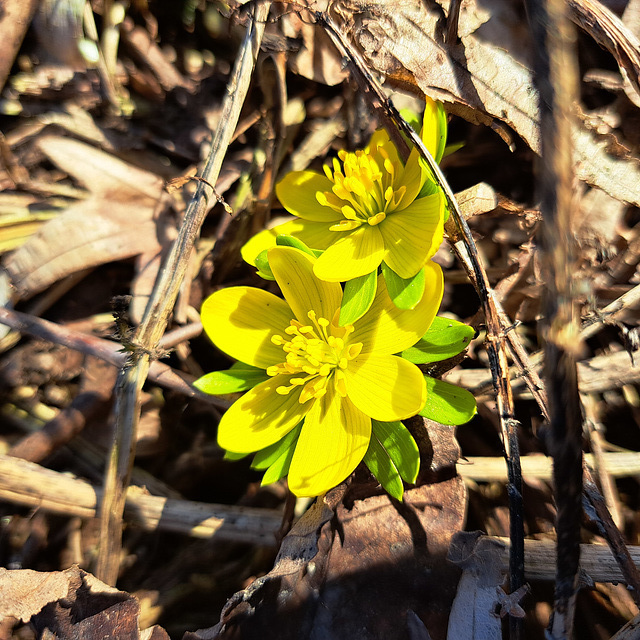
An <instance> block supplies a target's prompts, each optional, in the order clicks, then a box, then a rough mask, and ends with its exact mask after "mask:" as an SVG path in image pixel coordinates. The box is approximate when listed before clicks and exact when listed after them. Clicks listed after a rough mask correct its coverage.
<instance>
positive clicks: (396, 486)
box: [363, 436, 404, 500]
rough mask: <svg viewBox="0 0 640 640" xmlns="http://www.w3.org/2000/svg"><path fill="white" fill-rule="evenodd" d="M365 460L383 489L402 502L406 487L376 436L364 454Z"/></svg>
mask: <svg viewBox="0 0 640 640" xmlns="http://www.w3.org/2000/svg"><path fill="white" fill-rule="evenodd" d="M363 460H364V463H365V464H366V465H367V467H369V471H371V473H372V474H373V475H374V476H375V478H376V480H377V481H378V482H379V483H380V484H381V485H382V487H383V489H384V490H385V491H386V492H387V493H388V494H389V495H390V496H393V497H394V498H396V500H402V494H403V493H404V486H403V484H402V479H401V478H400V474H399V473H398V470H397V469H396V468H395V466H394V464H393V462H392V461H391V458H389V454H388V453H387V452H386V450H385V449H384V447H383V446H382V445H381V444H380V442H379V441H378V439H377V438H376V437H375V436H371V440H370V441H369V448H368V449H367V452H366V453H365V454H364V458H363Z"/></svg>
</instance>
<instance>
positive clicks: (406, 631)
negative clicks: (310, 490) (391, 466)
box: [184, 418, 467, 640]
mask: <svg viewBox="0 0 640 640" xmlns="http://www.w3.org/2000/svg"><path fill="white" fill-rule="evenodd" d="M408 426H409V428H410V429H411V430H412V433H415V434H416V436H418V440H419V444H420V442H424V445H422V444H420V449H421V451H422V452H423V453H424V459H423V460H422V467H423V472H422V474H421V481H422V482H425V481H427V480H428V481H429V482H432V484H423V485H422V486H419V487H417V488H415V489H410V490H408V491H406V492H405V501H404V502H403V503H399V502H397V501H395V500H391V499H390V498H389V496H387V495H386V494H385V495H371V492H372V491H375V485H367V484H364V483H353V484H351V485H350V486H349V488H348V489H347V490H346V491H345V486H344V485H341V486H340V487H337V488H336V489H334V490H333V491H330V492H329V493H328V494H327V495H326V496H325V497H324V498H323V499H320V500H318V502H316V504H315V505H314V506H313V507H312V508H311V509H310V510H309V511H308V512H307V513H306V514H305V515H304V516H303V517H302V518H301V519H300V520H299V521H298V522H297V523H296V525H295V526H294V527H293V529H292V530H291V532H290V533H289V534H288V535H287V536H286V537H285V539H284V540H283V544H282V547H281V550H280V553H279V554H278V558H277V560H276V564H275V566H274V568H273V570H272V571H271V572H270V573H269V574H267V575H266V576H264V577H263V578H259V579H258V580H256V581H255V582H254V583H253V584H252V585H250V586H249V587H248V588H247V589H245V590H244V591H241V592H239V593H237V594H235V595H234V596H233V597H232V598H231V599H230V600H229V601H228V602H227V604H226V605H225V607H224V609H223V612H222V615H221V619H220V623H219V624H218V625H216V626H215V627H213V628H211V629H208V630H203V631H199V632H197V634H186V635H185V636H184V640H197V639H200V640H202V639H204V638H209V639H220V640H222V639H227V638H234V640H235V639H237V638H242V639H243V640H252V639H254V638H255V639H256V640H258V639H260V640H271V639H273V640H275V639H276V638H277V640H298V639H302V638H318V639H320V638H322V639H323V640H334V639H335V640H342V639H344V638H358V639H359V640H374V639H375V640H377V639H380V640H383V639H384V640H396V639H397V640H400V639H401V638H402V639H405V638H407V637H425V638H426V637H431V638H432V639H433V640H444V638H445V637H446V628H447V619H448V616H449V608H450V606H451V602H452V601H453V597H454V595H455V591H456V586H457V582H458V577H459V573H460V572H459V570H458V569H457V568H456V567H454V566H453V565H452V564H451V563H449V562H448V561H447V560H446V554H447V550H448V548H449V542H450V539H451V536H452V535H453V533H455V532H456V531H458V530H460V529H461V528H462V526H463V524H464V517H465V512H466V497H467V494H466V488H465V485H464V482H463V481H462V479H461V478H460V477H457V476H455V475H454V473H455V472H454V468H455V461H456V460H457V458H458V456H459V452H460V450H459V447H458V445H457V443H456V441H455V438H454V429H453V428H452V427H446V426H443V425H438V424H437V423H434V422H431V421H423V420H422V419H419V418H418V419H415V420H413V421H412V422H411V423H408ZM425 427H426V428H427V429H428V431H429V436H428V437H427V435H426V434H427V431H426V429H425ZM416 429H418V431H416ZM427 451H428V453H427ZM414 632H419V633H420V634H421V635H418V636H412V635H411V633H414Z"/></svg>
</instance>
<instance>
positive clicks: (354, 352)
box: [202, 194, 443, 496]
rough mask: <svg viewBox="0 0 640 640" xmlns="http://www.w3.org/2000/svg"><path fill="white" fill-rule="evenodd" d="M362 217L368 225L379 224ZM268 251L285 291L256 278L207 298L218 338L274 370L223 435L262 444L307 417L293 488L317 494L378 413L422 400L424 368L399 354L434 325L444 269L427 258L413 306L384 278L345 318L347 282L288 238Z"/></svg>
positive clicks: (242, 445)
mask: <svg viewBox="0 0 640 640" xmlns="http://www.w3.org/2000/svg"><path fill="white" fill-rule="evenodd" d="M395 197H396V196H393V197H392V198H391V199H390V200H389V202H393V200H394V198H395ZM397 197H398V198H400V199H402V198H403V197H404V195H403V194H401V195H398V196H397ZM354 210H355V209H354ZM366 220H368V218H367V219H366ZM366 220H365V222H364V223H363V224H361V225H360V227H361V228H362V229H369V228H375V227H376V226H379V225H380V224H381V223H380V222H379V223H378V224H377V225H376V224H370V223H368V222H366ZM338 224H339V222H338ZM365 225H366V226H365ZM360 227H359V228H360ZM357 230H358V229H356V231H357ZM268 257H269V264H270V266H271V269H272V271H273V274H274V276H275V279H276V281H277V283H278V285H279V286H280V289H281V290H282V293H283V295H284V300H282V299H280V298H278V297H276V296H274V295H272V294H270V293H268V292H266V291H263V290H260V289H255V288H252V287H231V288H228V289H223V290H221V291H218V292H216V293H214V294H213V295H211V296H210V297H209V298H208V299H207V300H206V301H205V303H204V305H203V307H202V323H203V325H204V328H205V331H206V332H207V334H208V336H209V337H210V338H211V340H212V341H213V342H214V344H216V345H217V346H218V347H219V348H220V349H221V350H222V351H224V352H226V353H227V354H229V355H230V356H232V357H233V358H236V359H237V360H240V361H241V362H244V363H246V364H249V365H253V366H256V367H260V368H262V369H265V370H266V373H267V374H268V375H269V379H268V380H267V381H266V382H263V383H261V384H259V385H257V386H256V387H254V388H253V389H251V390H250V391H248V392H247V393H246V394H245V395H244V396H242V397H241V398H240V399H239V400H237V401H236V402H235V403H234V404H233V405H232V406H231V408H230V409H229V410H227V412H226V413H225V414H224V416H223V417H222V420H221V421H220V425H219V428H218V443H219V444H220V446H221V447H223V448H225V449H227V450H228V451H232V452H236V453H250V452H254V451H258V450H261V449H264V448H265V447H268V446H269V445H272V444H274V443H276V442H278V441H279V440H280V439H281V438H282V437H283V436H285V435H286V434H287V433H289V432H290V431H291V430H292V429H293V428H294V427H296V426H297V425H298V424H299V423H300V422H301V421H302V420H304V423H303V425H302V429H301V432H300V436H299V438H298V441H297V444H296V448H295V452H294V455H293V459H292V461H291V466H290V468H289V487H290V489H291V490H292V491H293V493H295V494H296V495H298V496H316V495H320V494H322V493H325V492H326V491H328V490H329V489H330V488H332V487H334V486H335V485H336V484H338V483H340V482H342V480H344V479H345V478H346V477H347V476H348V475H349V474H350V473H351V472H352V471H353V470H354V469H355V467H356V466H357V465H358V463H359V462H360V461H361V460H362V458H363V456H364V454H365V452H366V451H367V447H368V445H369V440H370V438H371V420H372V419H375V420H380V421H394V420H402V419H404V418H408V417H410V416H412V415H415V414H416V413H417V412H419V411H420V410H421V409H422V407H423V406H424V403H425V400H426V387H425V381H424V377H423V375H422V373H421V372H420V370H419V369H418V367H417V366H415V365H414V364H411V363H410V362H408V361H406V360H403V359H402V358H400V357H398V356H395V355H393V354H395V353H399V352H401V351H402V350H404V349H407V348H408V347H410V346H412V345H413V344H415V342H416V341H417V340H418V339H419V338H420V337H421V336H422V335H423V334H424V333H425V332H426V331H427V329H428V328H429V325H430V324H431V322H432V321H433V318H434V316H435V314H436V312H437V309H438V307H439V305H440V301H441V299H442V291H443V278H442V271H441V270H440V267H439V266H438V265H436V264H435V263H433V262H428V263H427V264H426V265H424V266H425V273H426V279H427V291H428V295H425V296H424V297H423V299H422V301H421V302H420V303H419V305H418V307H417V308H416V309H414V310H412V311H405V310H401V309H398V308H397V307H395V306H394V304H393V303H392V301H391V299H390V298H389V295H388V293H387V290H386V286H385V283H384V280H383V279H382V277H380V279H379V282H378V289H377V293H376V297H375V299H374V301H373V304H372V306H371V308H370V309H369V311H368V312H367V313H366V314H365V315H364V316H363V317H362V318H360V319H359V320H357V321H356V322H355V323H354V324H353V325H347V326H345V327H341V326H339V325H338V317H339V315H340V305H341V302H342V288H341V286H340V285H339V284H338V283H334V282H329V281H326V280H322V279H320V278H319V277H318V276H317V275H316V273H315V271H316V268H317V264H318V261H317V260H315V259H314V258H312V257H310V256H309V255H307V254H305V253H303V252H302V251H299V250H297V249H293V248H289V247H275V248H273V249H271V250H270V251H269V255H268Z"/></svg>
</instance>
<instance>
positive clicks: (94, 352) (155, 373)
mask: <svg viewBox="0 0 640 640" xmlns="http://www.w3.org/2000/svg"><path fill="white" fill-rule="evenodd" d="M0 324H4V325H7V326H8V327H11V328H12V329H13V330H15V331H18V332H19V333H22V334H25V335H29V336H33V337H35V338H41V339H43V340H47V341H49V342H53V343H55V344H61V345H64V346H65V347H69V349H74V350H75V351H80V352H81V353H85V354H87V355H89V356H95V357H96V358H100V359H101V360H104V361H105V362H108V363H110V364H112V365H114V366H115V367H118V368H121V367H123V366H124V364H125V362H126V360H127V357H128V356H127V354H125V353H123V352H122V345H121V344H118V343H117V342H112V341H111V340H103V339H102V338H96V337H95V336H91V335H88V334H86V333H79V332H78V331H72V330H71V329H67V328H66V327H63V326H61V325H58V324H55V323H54V322H50V321H49V320H42V319H41V318H36V317H35V316H31V315H28V314H26V313H21V312H20V311H13V310H11V309H7V308H6V307H0ZM188 327H189V329H188V331H187V327H183V328H181V329H176V331H183V330H184V331H185V333H183V334H182V335H181V336H180V338H181V339H184V338H185V336H187V333H191V332H193V333H194V334H196V335H197V334H199V333H200V331H201V326H199V323H197V325H196V324H194V325H188ZM176 337H177V335H176V334H174V332H169V333H167V334H166V335H165V336H164V338H166V340H165V339H164V338H163V339H162V340H161V341H160V347H161V348H168V347H170V346H172V344H171V343H173V342H174V340H175V338H176ZM148 378H149V380H151V381H152V382H155V383H157V384H159V385H160V386H162V387H165V388H167V389H171V390H173V391H177V392H178V393H182V394H183V395H185V396H187V397H189V398H199V399H200V400H204V401H205V402H209V403H211V404H214V405H216V406H218V407H220V408H221V409H227V408H229V406H230V405H231V403H230V402H229V401H228V400H224V399H223V398H219V397H216V396H212V395H209V394H206V393H201V392H200V391H198V390H197V389H196V388H195V387H193V386H192V384H191V383H192V382H193V381H194V380H195V378H193V377H192V376H190V375H188V374H186V373H183V372H182V371H176V370H175V369H172V368H171V367H169V366H168V365H166V364H164V363H162V362H158V361H154V362H152V363H151V367H150V369H149V374H148Z"/></svg>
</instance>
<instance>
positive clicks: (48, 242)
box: [4, 136, 168, 298]
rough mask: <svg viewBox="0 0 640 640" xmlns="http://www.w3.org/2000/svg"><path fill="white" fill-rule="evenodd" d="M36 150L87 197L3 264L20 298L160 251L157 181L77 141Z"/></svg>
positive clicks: (51, 139) (49, 139)
mask: <svg viewBox="0 0 640 640" xmlns="http://www.w3.org/2000/svg"><path fill="white" fill-rule="evenodd" d="M38 146H39V147H40V149H41V150H42V151H43V152H44V153H45V154H46V155H47V157H48V158H50V160H51V161H52V162H53V163H54V164H56V165H57V166H58V167H60V169H62V170H63V171H65V172H66V173H68V174H69V175H71V176H73V177H74V178H75V179H76V180H78V182H80V183H81V184H82V185H83V186H85V187H86V188H87V189H88V190H89V196H88V197H87V199H85V200H80V201H78V202H76V203H74V204H72V205H71V206H70V207H69V208H68V209H66V211H65V212H64V213H62V214H60V215H58V216H57V217H56V218H54V219H52V220H49V221H48V222H47V223H45V224H43V225H42V226H41V227H40V229H39V230H38V231H37V233H35V234H34V235H33V236H32V237H31V238H30V239H29V240H28V241H27V242H26V243H25V244H23V245H22V246H21V247H20V248H19V249H17V250H16V251H14V252H13V253H12V254H10V255H9V256H8V257H7V258H6V259H5V263H4V266H5V268H6V271H7V272H8V274H9V276H10V279H11V284H12V285H13V287H14V288H15V290H16V292H17V293H18V295H19V296H20V297H21V298H28V297H30V296H32V295H34V294H36V293H38V292H39V291H42V290H43V289H46V288H47V287H48V286H49V285H51V284H52V283H54V282H56V281H57V280H60V279H61V278H64V277H65V276H68V275H70V274H72V273H75V272H77V271H80V270H82V269H86V268H87V267H94V266H97V265H99V264H103V263H105V262H110V261H112V260H121V259H124V258H129V257H132V256H135V255H139V254H142V253H146V254H149V253H157V252H158V251H160V248H161V245H160V243H159V240H158V235H159V231H158V229H159V225H160V224H161V223H162V222H163V220H164V219H165V218H166V217H167V216H166V214H165V210H166V207H167V198H168V196H167V195H166V193H165V192H164V191H163V185H164V183H163V181H162V180H161V179H160V178H159V177H158V176H156V175H155V174H153V173H150V172H148V171H144V170H143V169H139V168H137V167H134V166H133V165H130V164H128V163H126V162H123V161H122V160H119V159H118V158H116V157H114V156H112V155H110V154H108V153H105V152H103V151H100V150H98V149H96V148H94V147H92V146H90V145H88V144H85V143H83V142H79V141H77V140H73V139H69V138H62V137H58V136H45V137H43V138H40V140H39V141H38Z"/></svg>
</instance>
